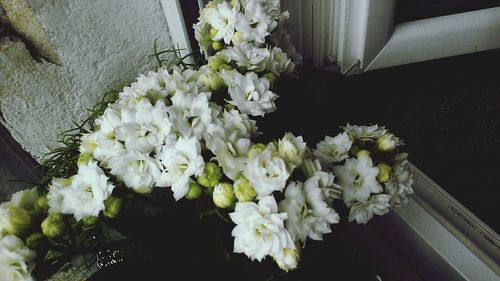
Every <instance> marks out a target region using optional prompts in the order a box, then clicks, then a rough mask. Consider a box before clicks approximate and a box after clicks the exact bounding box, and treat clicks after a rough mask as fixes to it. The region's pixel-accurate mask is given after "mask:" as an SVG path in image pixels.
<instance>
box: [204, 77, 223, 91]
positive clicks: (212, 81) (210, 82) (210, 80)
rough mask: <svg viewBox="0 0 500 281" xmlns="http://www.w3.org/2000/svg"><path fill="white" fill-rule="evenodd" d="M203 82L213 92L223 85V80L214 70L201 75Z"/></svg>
mask: <svg viewBox="0 0 500 281" xmlns="http://www.w3.org/2000/svg"><path fill="white" fill-rule="evenodd" d="M203 82H204V83H205V85H207V86H208V88H210V90H212V91H214V92H215V91H218V90H220V89H221V88H222V87H223V86H224V81H223V80H222V78H221V77H220V76H219V75H218V74H217V73H214V72H210V73H207V74H205V75H204V77H203Z"/></svg>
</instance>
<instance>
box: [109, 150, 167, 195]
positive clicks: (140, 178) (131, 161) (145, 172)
mask: <svg viewBox="0 0 500 281" xmlns="http://www.w3.org/2000/svg"><path fill="white" fill-rule="evenodd" d="M109 168H110V169H111V171H110V173H111V174H112V175H115V176H116V177H117V178H118V180H120V181H123V183H124V184H125V186H127V187H128V188H132V189H134V190H135V191H136V192H139V193H146V192H149V191H150V190H151V188H153V187H154V186H155V183H156V181H157V180H158V178H159V177H160V174H161V169H160V164H159V163H158V161H157V160H156V159H154V158H151V157H150V156H149V154H148V153H141V152H137V151H128V152H127V153H126V154H124V155H121V156H118V157H115V158H111V160H110V161H109Z"/></svg>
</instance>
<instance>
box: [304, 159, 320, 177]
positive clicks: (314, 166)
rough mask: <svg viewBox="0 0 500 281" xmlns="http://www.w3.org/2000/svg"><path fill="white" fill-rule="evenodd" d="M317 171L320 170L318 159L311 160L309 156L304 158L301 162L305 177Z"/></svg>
mask: <svg viewBox="0 0 500 281" xmlns="http://www.w3.org/2000/svg"><path fill="white" fill-rule="evenodd" d="M317 171H321V164H320V163H319V160H318V159H316V160H314V161H313V160H311V159H310V158H306V159H304V162H303V163H302V172H303V173H304V175H305V176H306V177H307V178H310V177H312V176H313V175H314V174H315V173H316V172H317Z"/></svg>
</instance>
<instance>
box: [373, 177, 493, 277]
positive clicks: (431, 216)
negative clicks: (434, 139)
mask: <svg viewBox="0 0 500 281" xmlns="http://www.w3.org/2000/svg"><path fill="white" fill-rule="evenodd" d="M415 171H416V173H415V184H414V189H415V192H416V194H414V195H413V196H412V197H411V199H410V204H409V205H408V206H405V207H403V208H399V209H396V210H395V211H394V213H395V215H396V216H397V218H398V219H399V220H393V221H391V222H390V223H389V224H386V225H392V226H391V228H392V227H394V229H390V230H388V229H382V232H385V233H386V235H388V236H391V235H392V236H393V237H394V234H393V232H395V231H397V232H398V233H397V236H400V237H403V238H402V239H406V240H407V242H408V243H407V244H405V245H404V246H403V247H409V248H411V249H410V250H409V252H412V253H414V254H415V259H416V263H417V265H418V263H419V262H420V266H422V267H429V268H427V269H423V270H424V271H426V270H427V271H433V270H434V274H439V275H440V276H441V277H443V276H446V277H447V278H446V280H473V281H476V280H478V281H482V280H484V281H498V280H500V276H499V273H500V268H499V265H498V251H499V248H498V245H495V244H496V242H495V241H498V239H499V238H498V234H496V233H494V232H493V231H492V230H491V229H489V227H487V226H486V225H484V223H482V222H481V221H480V220H479V219H478V218H477V217H475V216H474V215H473V214H471V213H470V212H469V211H468V210H467V209H466V208H465V207H463V206H462V205H461V204H460V203H458V202H456V200H455V199H453V198H452V197H451V196H450V195H449V194H447V193H446V192H445V191H444V190H442V189H441V188H440V187H439V186H438V185H437V184H436V183H434V182H433V181H432V180H430V179H429V178H428V177H426V176H425V175H424V174H423V173H422V172H421V171H420V170H418V169H417V168H415ZM434 192H438V193H439V194H441V196H442V197H441V196H436V197H435V198H434V199H433V200H434V201H436V202H432V201H433V200H431V202H429V199H428V198H427V197H429V193H431V194H433V193H434ZM424 198H425V199H424ZM428 202H429V203H428ZM450 204H452V205H453V206H455V207H452V206H450ZM432 205H437V206H438V209H444V208H448V209H450V208H452V210H454V211H455V212H457V215H459V216H462V218H463V220H465V221H469V223H467V224H464V223H463V222H462V223H457V221H456V220H449V219H448V218H447V217H446V213H445V214H444V215H443V214H442V213H441V212H442V210H437V209H436V208H434V207H432ZM458 213H460V214H458ZM470 221H472V222H473V223H472V224H473V225H475V226H472V225H471V223H470ZM472 227H475V228H474V229H473V231H474V232H479V233H489V234H488V235H490V236H489V239H492V240H493V241H492V242H491V243H490V245H488V247H489V250H487V251H489V252H487V251H484V249H485V247H484V246H485V245H484V244H483V245H480V244H478V243H477V242H476V241H473V240H472V239H470V238H469V237H468V236H467V235H466V233H468V232H469V231H468V230H467V229H466V228H472ZM478 227H479V228H481V229H482V230H478V229H477V228H478ZM400 247H401V246H400ZM403 251H404V249H403ZM425 259H427V261H425ZM436 266H439V268H438V269H434V268H433V267H436Z"/></svg>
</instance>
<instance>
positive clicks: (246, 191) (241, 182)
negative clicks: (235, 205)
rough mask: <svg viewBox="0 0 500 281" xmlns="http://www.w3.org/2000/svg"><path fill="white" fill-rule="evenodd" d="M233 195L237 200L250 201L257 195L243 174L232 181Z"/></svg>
mask: <svg viewBox="0 0 500 281" xmlns="http://www.w3.org/2000/svg"><path fill="white" fill-rule="evenodd" d="M234 195H236V198H237V199H238V202H251V201H253V200H254V199H255V197H257V192H256V191H255V189H254V188H253V187H252V186H251V185H250V182H249V181H248V180H247V179H246V178H245V177H243V176H241V177H239V178H238V179H237V180H236V181H235V182H234Z"/></svg>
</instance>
